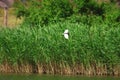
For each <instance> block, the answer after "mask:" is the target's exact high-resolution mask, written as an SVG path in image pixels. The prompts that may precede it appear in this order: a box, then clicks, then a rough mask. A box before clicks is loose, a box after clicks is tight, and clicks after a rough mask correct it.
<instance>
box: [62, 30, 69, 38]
mask: <svg viewBox="0 0 120 80" xmlns="http://www.w3.org/2000/svg"><path fill="white" fill-rule="evenodd" d="M63 35H64V37H65V39H69V31H68V29H66V30H65V31H64V33H63Z"/></svg>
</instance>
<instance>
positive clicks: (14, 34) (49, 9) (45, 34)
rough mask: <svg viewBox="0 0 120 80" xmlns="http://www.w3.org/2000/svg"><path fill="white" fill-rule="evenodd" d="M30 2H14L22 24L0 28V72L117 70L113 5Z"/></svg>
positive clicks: (119, 54) (81, 0)
mask: <svg viewBox="0 0 120 80" xmlns="http://www.w3.org/2000/svg"><path fill="white" fill-rule="evenodd" d="M31 1H32V2H29V6H30V5H31V6H30V7H29V6H18V7H20V8H19V10H18V13H17V16H18V17H20V16H22V17H24V22H23V24H22V25H20V26H19V27H17V28H14V29H6V28H4V29H3V28H1V29H0V63H1V65H0V71H1V72H2V71H3V72H38V73H54V74H56V73H60V74H93V75H106V74H112V75H120V69H119V67H120V42H119V41H120V35H119V34H120V22H119V20H120V19H119V18H120V17H119V16H120V13H119V8H117V7H115V6H114V5H113V4H112V3H109V4H108V3H99V4H98V3H96V2H94V1H93V0H71V1H72V2H70V1H69V0H60V1H59V0H56V1H55V0H44V1H43V2H41V3H38V2H35V1H34V0H31ZM86 1H88V3H86ZM110 4H111V5H110ZM53 5H54V6H53ZM78 5H79V6H78ZM21 7H22V8H21ZM25 7H26V8H25ZM36 7H40V8H36ZM65 29H68V30H69V32H70V38H69V40H66V39H64V37H63V35H62V33H63V32H64V30H65Z"/></svg>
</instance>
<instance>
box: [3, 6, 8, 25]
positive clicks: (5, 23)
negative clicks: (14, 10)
mask: <svg viewBox="0 0 120 80" xmlns="http://www.w3.org/2000/svg"><path fill="white" fill-rule="evenodd" d="M7 12H8V8H4V26H5V27H6V26H7V18H8V16H7V15H8V14H7Z"/></svg>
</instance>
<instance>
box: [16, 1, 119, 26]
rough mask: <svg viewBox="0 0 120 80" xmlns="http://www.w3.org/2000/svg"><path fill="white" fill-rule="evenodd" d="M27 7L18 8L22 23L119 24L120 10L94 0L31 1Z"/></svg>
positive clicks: (113, 5) (35, 24)
mask: <svg viewBox="0 0 120 80" xmlns="http://www.w3.org/2000/svg"><path fill="white" fill-rule="evenodd" d="M27 4H28V5H24V6H21V5H20V6H18V10H17V16H18V17H21V16H22V17H24V23H25V24H29V25H31V26H38V25H40V26H44V25H47V24H49V23H55V22H60V21H65V20H70V21H71V22H82V23H84V24H88V25H89V24H92V23H94V22H96V20H98V18H99V21H97V22H100V23H101V21H102V20H103V21H104V22H108V23H110V22H119V16H120V13H119V12H120V9H119V8H117V7H116V6H115V4H114V3H98V2H96V1H95V0H42V1H41V0H37V1H35V0H31V1H28V3H27Z"/></svg>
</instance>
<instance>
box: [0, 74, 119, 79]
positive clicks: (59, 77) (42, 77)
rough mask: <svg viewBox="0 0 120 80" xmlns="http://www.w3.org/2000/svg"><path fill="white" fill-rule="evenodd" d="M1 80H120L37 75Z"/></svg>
mask: <svg viewBox="0 0 120 80" xmlns="http://www.w3.org/2000/svg"><path fill="white" fill-rule="evenodd" d="M0 80H120V77H113V76H102V77H101V76H92V77H90V76H61V75H37V74H0Z"/></svg>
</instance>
